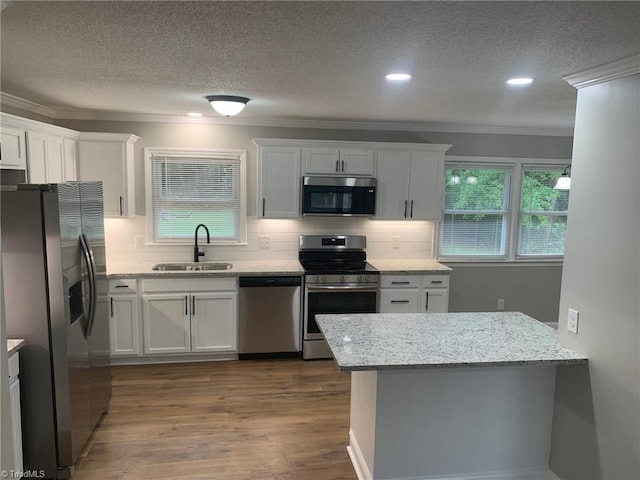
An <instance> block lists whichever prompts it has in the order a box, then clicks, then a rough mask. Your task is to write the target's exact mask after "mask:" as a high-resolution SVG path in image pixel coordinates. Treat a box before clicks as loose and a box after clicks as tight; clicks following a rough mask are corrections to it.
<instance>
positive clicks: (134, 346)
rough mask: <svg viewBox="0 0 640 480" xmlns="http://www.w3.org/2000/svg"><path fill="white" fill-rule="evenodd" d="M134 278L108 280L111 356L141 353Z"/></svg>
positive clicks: (137, 301)
mask: <svg viewBox="0 0 640 480" xmlns="http://www.w3.org/2000/svg"><path fill="white" fill-rule="evenodd" d="M136 283H137V282H136V280H112V281H111V282H109V335H110V346H111V356H112V357H117V356H138V355H140V354H141V353H142V347H141V342H140V321H139V315H138V304H139V299H138V294H137V285H136Z"/></svg>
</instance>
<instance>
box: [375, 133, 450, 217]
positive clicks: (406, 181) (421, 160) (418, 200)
mask: <svg viewBox="0 0 640 480" xmlns="http://www.w3.org/2000/svg"><path fill="white" fill-rule="evenodd" d="M449 147H450V145H434V144H430V145H429V146H428V147H426V149H425V150H422V149H420V150H418V149H416V150H412V149H394V148H390V149H389V150H379V151H378V152H377V163H378V165H377V178H378V192H377V203H376V218H377V219H379V220H437V219H439V218H440V214H441V210H442V185H443V182H444V152H445V151H446V150H447V149H448V148H449Z"/></svg>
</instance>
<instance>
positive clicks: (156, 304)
mask: <svg viewBox="0 0 640 480" xmlns="http://www.w3.org/2000/svg"><path fill="white" fill-rule="evenodd" d="M142 303H143V308H142V310H143V311H142V319H143V338H144V353H145V354H166V353H187V352H189V351H191V336H190V321H189V303H190V296H189V295H188V294H153V295H144V296H143V297H142Z"/></svg>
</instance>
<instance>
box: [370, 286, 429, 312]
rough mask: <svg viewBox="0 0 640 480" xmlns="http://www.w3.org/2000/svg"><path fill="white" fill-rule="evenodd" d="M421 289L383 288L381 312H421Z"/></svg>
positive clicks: (381, 291) (381, 292)
mask: <svg viewBox="0 0 640 480" xmlns="http://www.w3.org/2000/svg"><path fill="white" fill-rule="evenodd" d="M419 301H420V290H418V289H417V288H415V289H401V288H398V289H381V290H380V307H379V310H380V313H419V312H420V305H419V304H418V302H419Z"/></svg>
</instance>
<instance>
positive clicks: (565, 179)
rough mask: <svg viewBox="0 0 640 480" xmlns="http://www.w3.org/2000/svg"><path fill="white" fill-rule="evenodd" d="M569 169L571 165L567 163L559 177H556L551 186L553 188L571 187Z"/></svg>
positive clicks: (567, 188) (566, 188)
mask: <svg viewBox="0 0 640 480" xmlns="http://www.w3.org/2000/svg"><path fill="white" fill-rule="evenodd" d="M570 170H571V165H567V166H566V167H565V168H564V171H563V172H562V175H560V178H558V181H557V182H556V186H555V187H553V188H555V189H556V190H569V189H570V188H571V177H570V176H569V175H570V174H569V171H570Z"/></svg>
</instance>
